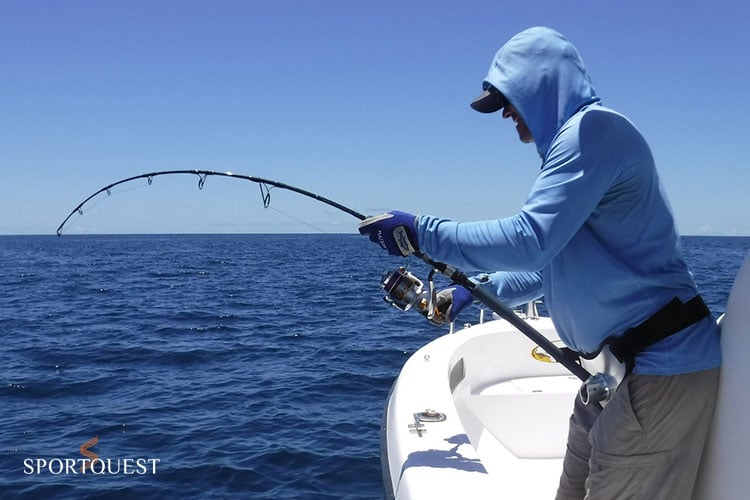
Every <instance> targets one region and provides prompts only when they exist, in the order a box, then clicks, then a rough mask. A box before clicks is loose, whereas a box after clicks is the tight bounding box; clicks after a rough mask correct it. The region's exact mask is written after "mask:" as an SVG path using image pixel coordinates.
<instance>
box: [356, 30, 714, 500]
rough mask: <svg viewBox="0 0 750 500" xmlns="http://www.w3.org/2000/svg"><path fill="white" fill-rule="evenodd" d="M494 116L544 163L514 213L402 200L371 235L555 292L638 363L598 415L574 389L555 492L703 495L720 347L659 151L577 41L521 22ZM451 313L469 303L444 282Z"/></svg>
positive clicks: (494, 74) (370, 228)
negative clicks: (594, 77) (435, 212)
mask: <svg viewBox="0 0 750 500" xmlns="http://www.w3.org/2000/svg"><path fill="white" fill-rule="evenodd" d="M471 107H472V108H474V109H475V110H477V111H479V112H482V113H494V112H497V111H501V110H502V117H503V118H510V119H511V120H512V121H513V122H514V123H515V124H516V131H517V133H518V136H519V139H520V140H521V142H523V143H529V144H531V143H533V144H534V145H535V146H536V149H537V152H538V153H539V155H540V157H541V159H542V166H541V171H540V173H539V176H538V177H537V179H536V181H535V183H534V185H533V187H532V190H531V192H530V193H529V195H528V198H527V200H526V202H525V203H524V205H523V207H522V208H521V210H520V211H519V212H518V213H517V214H515V215H512V216H509V217H504V218H499V219H493V220H484V221H475V222H455V221H451V220H447V219H442V218H439V217H434V216H429V215H419V216H414V215H411V214H407V213H404V212H398V211H393V212H389V213H387V214H383V215H380V216H376V217H371V218H368V219H366V220H364V221H363V222H362V223H361V224H360V227H359V231H360V233H362V234H366V235H368V236H369V237H370V239H371V240H373V241H375V242H376V243H378V244H380V245H381V246H382V247H383V248H384V249H386V250H387V251H388V252H390V253H391V254H393V255H400V256H404V257H405V256H407V255H409V254H411V253H414V252H417V251H418V252H420V253H422V254H424V255H427V256H429V258H431V259H433V260H435V261H439V262H443V263H446V264H449V265H452V266H455V267H457V268H464V269H478V270H485V271H488V272H489V274H486V275H483V276H480V277H477V278H475V279H476V281H477V283H478V284H479V286H481V287H483V288H489V289H491V290H493V293H495V294H496V295H497V296H498V297H500V298H501V299H502V300H504V301H506V302H509V303H519V302H523V301H526V300H528V299H530V298H534V297H540V296H542V295H543V296H544V299H545V304H546V307H547V309H548V310H549V312H550V316H551V318H552V320H553V322H554V324H555V327H556V329H557V331H558V334H559V335H560V338H561V339H562V340H563V341H564V342H565V344H566V345H567V346H568V347H569V348H571V349H573V350H574V351H577V352H578V353H581V355H583V356H587V355H589V356H591V355H595V354H596V353H598V352H599V351H600V349H602V347H603V346H604V345H605V344H606V345H607V346H609V347H610V348H611V350H612V352H613V353H614V354H615V355H616V356H617V357H618V358H619V359H620V360H621V361H622V362H624V363H625V364H626V365H627V367H628V374H627V376H626V377H625V379H624V380H623V381H622V383H621V384H620V386H619V388H618V389H617V392H616V393H615V395H614V397H613V398H612V399H611V400H610V401H609V403H608V404H607V405H606V406H605V407H604V409H603V410H602V411H601V413H594V414H592V412H591V409H590V408H587V407H584V405H582V404H581V403H580V402H577V404H576V405H575V409H574V412H573V415H572V416H571V419H570V431H569V436H568V446H567V452H566V455H565V459H564V464H563V472H562V476H561V480H560V486H559V489H558V494H557V498H558V499H560V500H567V499H581V498H586V499H589V500H593V499H618V500H622V499H639V500H640V499H644V498H648V499H686V498H691V495H692V490H693V486H694V483H695V476H696V472H697V469H698V465H699V463H700V457H701V453H702V450H703V446H704V442H705V438H706V435H707V431H708V428H709V424H710V421H711V417H712V414H713V409H714V404H715V394H716V390H717V386H718V380H719V367H720V365H721V353H720V346H719V334H718V331H717V327H716V323H715V320H714V319H713V318H712V317H711V315H710V313H709V312H708V309H707V308H706V306H705V304H704V303H703V301H702V299H701V298H700V295H699V294H698V291H697V288H696V285H695V283H694V282H693V279H692V277H691V274H690V272H689V270H688V268H687V265H686V263H685V261H684V259H683V257H682V255H681V251H680V242H679V234H678V232H677V229H676V227H675V222H674V218H673V215H672V211H671V208H670V206H669V202H668V200H667V198H666V195H665V194H664V192H663V190H662V188H661V184H660V181H659V178H658V174H657V171H656V168H655V165H654V159H653V156H652V154H651V151H650V149H649V147H648V145H647V143H646V141H645V140H644V138H643V137H642V136H641V134H640V132H639V131H638V130H637V129H636V128H635V126H634V125H633V124H632V123H631V122H630V121H629V120H628V119H627V118H626V117H624V116H623V115H621V114H619V113H617V112H616V111H613V110H611V109H608V108H606V107H604V106H603V105H602V102H601V99H600V98H599V97H598V96H597V94H596V92H595V91H594V88H593V86H592V84H591V81H590V79H589V76H588V74H587V72H586V69H585V67H584V64H583V61H582V59H581V56H580V55H579V53H578V51H577V49H576V48H575V47H574V46H573V45H572V44H571V43H570V42H569V41H568V40H566V39H565V38H564V37H563V36H562V35H560V34H559V33H557V32H556V31H554V30H551V29H548V28H541V27H537V28H531V29H528V30H525V31H523V32H521V33H518V34H517V35H515V36H514V37H513V38H511V39H510V40H509V41H508V42H507V43H506V44H504V45H503V46H502V47H501V48H500V50H499V51H498V52H497V54H496V55H495V57H494V59H493V61H492V64H491V66H490V69H489V72H488V74H487V77H486V78H485V80H484V83H483V92H482V94H481V95H480V96H479V97H478V98H477V99H475V100H474V101H473V102H472V103H471ZM442 298H443V299H444V301H445V304H444V307H446V312H447V314H448V316H449V319H450V320H453V319H455V317H456V315H457V314H458V313H459V312H460V310H461V309H462V308H463V307H465V306H466V305H467V304H469V303H470V302H471V293H470V292H469V291H468V290H466V289H465V288H462V287H460V286H452V287H451V288H450V289H449V291H447V292H445V293H443V294H442Z"/></svg>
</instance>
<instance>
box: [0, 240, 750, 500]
mask: <svg viewBox="0 0 750 500" xmlns="http://www.w3.org/2000/svg"><path fill="white" fill-rule="evenodd" d="M683 246H684V252H685V256H686V259H687V260H688V262H689V264H690V265H691V267H692V269H693V271H694V274H695V279H696V281H697V283H698V284H699V287H700V288H701V291H702V293H703V295H704V298H705V299H706V302H707V303H708V305H709V307H710V308H711V309H712V311H713V312H714V313H716V314H720V313H721V312H722V311H723V309H724V307H725V305H726V299H727V295H728V292H729V288H730V287H731V283H732V280H733V278H734V274H735V273H736V271H737V269H738V268H739V265H740V264H741V262H742V260H743V258H744V256H745V254H746V253H747V252H748V250H750V238H729V237H726V238H717V237H686V238H684V239H683ZM0 259H1V262H2V273H0V328H1V329H2V330H1V331H2V338H3V348H2V349H0V497H2V498H139V499H140V498H201V499H203V498H251V499H284V498H294V499H308V498H309V499H321V498H337V499H338V498H340V499H380V498H382V497H383V490H382V479H381V471H380V450H379V441H380V421H381V417H382V414H383V407H384V403H385V400H386V397H387V394H388V391H389V389H390V386H391V384H392V383H393V381H394V379H395V377H396V376H397V375H398V371H399V369H400V367H401V365H402V364H403V363H404V362H405V361H406V359H407V358H408V356H409V355H410V354H411V353H412V352H414V351H415V350H416V349H418V348H419V347H420V346H421V345H423V344H424V343H426V342H428V341H430V340H432V339H433V338H436V337H437V336H439V335H441V334H443V333H445V330H444V329H440V328H437V327H433V326H430V325H429V324H427V322H426V321H424V320H423V319H422V318H421V317H420V316H419V315H417V314H416V313H402V312H400V311H397V310H396V309H394V308H392V307H389V306H387V305H386V304H385V303H384V302H383V300H382V293H381V291H380V288H379V282H380V278H381V275H382V272H383V271H384V270H390V269H393V268H395V267H398V266H399V265H401V264H403V263H404V262H405V261H404V260H402V259H397V258H393V257H389V256H387V255H385V254H384V252H382V251H381V250H380V249H379V248H377V247H376V246H375V245H372V244H371V243H370V242H369V241H367V240H366V239H364V238H361V237H360V236H358V235H148V236H132V235H123V236H63V237H61V238H58V237H54V236H49V237H48V236H3V237H0ZM408 262H410V268H411V270H412V271H414V272H415V273H416V274H418V275H419V276H420V277H422V278H425V277H426V268H425V266H424V265H423V264H421V263H420V262H417V261H415V260H409V261H408ZM94 438H96V439H97V442H96V443H95V444H93V445H92V446H90V447H88V448H86V449H84V452H86V453H93V454H96V455H97V456H98V458H100V459H101V462H97V463H99V464H100V465H101V467H95V468H93V470H92V469H88V470H81V466H82V464H83V461H82V460H83V459H84V458H86V457H85V456H84V454H82V453H83V452H82V451H81V446H82V445H84V444H85V443H86V442H88V441H90V440H92V439H94ZM89 456H90V455H89ZM105 464H106V468H105Z"/></svg>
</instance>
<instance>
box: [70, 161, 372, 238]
mask: <svg viewBox="0 0 750 500" xmlns="http://www.w3.org/2000/svg"><path fill="white" fill-rule="evenodd" d="M175 174H191V175H197V176H198V189H203V186H204V185H205V184H206V178H207V177H208V176H212V175H216V176H221V177H232V178H234V179H242V180H246V181H250V182H255V183H256V184H258V186H259V187H260V196H261V199H262V200H263V208H268V207H269V206H270V204H271V188H274V187H277V188H280V189H286V190H289V191H293V192H295V193H299V194H301V195H303V196H307V197H308V198H312V199H314V200H318V201H320V202H323V203H325V204H327V205H330V206H332V207H334V208H338V209H339V210H341V211H343V212H346V213H348V214H349V215H353V216H354V217H357V218H358V219H359V220H364V219H366V216H364V215H362V214H361V213H359V212H357V211H355V210H352V209H351V208H349V207H345V206H344V205H342V204H340V203H337V202H335V201H333V200H330V199H328V198H325V197H324V196H320V195H319V194H315V193H313V192H310V191H307V190H305V189H300V188H298V187H295V186H291V185H289V184H285V183H283V182H278V181H273V180H270V179H264V178H262V177H254V176H252V175H242V174H235V173H233V172H216V171H214V170H161V171H158V172H149V173H146V174H140V175H134V176H133V177H128V178H126V179H121V180H119V181H117V182H113V183H112V184H108V185H106V186H104V187H103V188H101V189H100V190H98V191H96V192H95V193H93V194H91V195H90V196H89V197H88V198H86V199H85V200H83V201H82V202H81V203H79V204H78V206H76V207H75V208H74V209H73V210H71V211H70V213H69V214H68V216H67V217H65V220H64V221H62V224H60V226H59V227H58V228H57V235H58V236H62V233H63V228H64V227H65V224H66V223H67V222H68V220H69V219H70V218H71V217H73V215H75V214H76V213H78V214H79V215H83V207H84V205H86V203H88V202H89V201H90V200H91V199H92V198H95V197H96V196H97V195H99V194H101V193H104V192H106V193H107V195H108V196H109V195H111V194H112V188H113V187H115V186H119V185H120V184H125V183H126V182H131V181H134V180H137V179H146V180H147V182H148V184H149V185H151V182H152V181H153V179H154V177H157V176H160V175H175ZM269 186H270V187H269Z"/></svg>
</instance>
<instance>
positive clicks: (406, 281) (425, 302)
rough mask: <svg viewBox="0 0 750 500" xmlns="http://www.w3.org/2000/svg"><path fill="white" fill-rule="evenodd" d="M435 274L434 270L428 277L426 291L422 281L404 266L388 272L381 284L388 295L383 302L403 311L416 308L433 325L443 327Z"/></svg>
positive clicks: (443, 320)
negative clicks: (437, 299) (438, 305)
mask: <svg viewBox="0 0 750 500" xmlns="http://www.w3.org/2000/svg"><path fill="white" fill-rule="evenodd" d="M435 272H436V270H435V269H432V270H431V271H430V274H429V275H428V276H427V290H425V288H424V283H423V282H422V280H420V279H419V278H417V277H416V276H415V275H414V274H412V273H411V272H409V271H407V270H406V267H404V266H401V267H399V268H398V269H396V270H394V271H386V272H385V273H383V279H382V280H381V283H380V286H381V287H382V288H383V290H385V293H386V295H385V297H383V300H385V301H386V302H387V303H389V304H390V305H392V306H393V307H395V308H397V309H399V310H401V311H408V310H409V309H412V308H414V309H416V310H417V311H418V312H419V313H420V314H422V315H423V316H425V317H426V318H427V320H428V321H429V322H430V323H432V324H433V325H438V326H440V325H442V324H443V323H444V322H445V315H444V314H443V313H442V312H441V311H440V310H438V308H437V301H436V294H437V291H436V289H435V283H434V281H433V277H434V276H435Z"/></svg>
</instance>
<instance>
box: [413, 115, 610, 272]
mask: <svg viewBox="0 0 750 500" xmlns="http://www.w3.org/2000/svg"><path fill="white" fill-rule="evenodd" d="M581 114H582V115H583V116H582V117H578V116H575V117H574V118H572V119H571V120H569V121H568V123H566V125H564V126H563V128H562V129H561V130H560V132H559V133H558V135H557V137H556V138H555V140H554V141H553V143H552V145H551V147H550V151H549V153H548V155H547V158H546V160H545V162H544V164H543V165H542V170H541V172H540V174H539V176H538V177H537V180H536V182H535V183H534V186H533V188H532V190H531V193H530V194H529V196H528V198H527V200H526V202H525V203H524V206H523V207H522V209H521V211H520V213H518V214H516V215H514V216H511V217H506V218H501V219H493V220H484V221H477V222H454V221H451V220H447V219H441V218H438V217H433V216H428V215H420V216H419V217H418V218H417V237H418V240H419V246H420V250H421V251H422V252H424V253H426V254H427V255H429V256H430V257H432V258H433V259H434V260H438V261H441V262H445V263H447V264H450V265H453V266H455V267H458V268H466V269H477V270H487V271H494V270H506V271H526V272H528V271H539V270H541V269H543V268H544V267H545V266H546V265H547V264H548V263H549V262H550V261H551V260H552V259H553V258H554V257H555V256H556V255H557V254H558V253H559V252H560V251H561V250H562V249H563V248H564V247H565V245H566V244H567V243H568V241H570V239H571V238H572V237H573V235H574V234H575V233H576V232H577V231H578V230H579V229H580V227H581V226H582V225H583V224H584V223H585V221H586V219H588V218H589V216H591V214H592V212H593V211H594V210H595V208H596V206H597V204H598V203H599V202H600V200H601V199H602V197H603V196H604V194H605V193H606V192H607V190H608V189H609V188H610V187H611V185H612V184H613V182H614V180H615V178H616V176H617V175H618V165H617V163H616V158H617V155H616V154H612V152H611V151H609V143H610V142H611V137H612V133H611V131H612V127H611V123H610V122H609V119H608V117H607V116H606V114H604V113H597V115H598V116H596V117H592V118H589V115H591V114H593V113H586V114H583V113H581ZM608 125H609V126H608ZM500 189H502V188H500Z"/></svg>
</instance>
